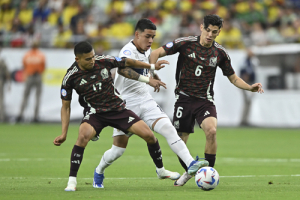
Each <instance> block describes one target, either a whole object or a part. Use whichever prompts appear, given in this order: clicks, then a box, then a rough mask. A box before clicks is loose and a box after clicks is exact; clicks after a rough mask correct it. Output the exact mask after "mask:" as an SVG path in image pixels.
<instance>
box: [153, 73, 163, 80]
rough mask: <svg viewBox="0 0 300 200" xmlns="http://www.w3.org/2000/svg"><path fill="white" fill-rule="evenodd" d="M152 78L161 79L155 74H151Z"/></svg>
mask: <svg viewBox="0 0 300 200" xmlns="http://www.w3.org/2000/svg"><path fill="white" fill-rule="evenodd" d="M153 78H154V79H155V80H159V81H161V79H160V78H159V76H158V75H157V74H153Z"/></svg>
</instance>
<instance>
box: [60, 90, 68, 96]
mask: <svg viewBox="0 0 300 200" xmlns="http://www.w3.org/2000/svg"><path fill="white" fill-rule="evenodd" d="M61 95H62V96H63V97H65V96H67V91H66V90H65V89H61Z"/></svg>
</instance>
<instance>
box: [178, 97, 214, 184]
mask: <svg viewBox="0 0 300 200" xmlns="http://www.w3.org/2000/svg"><path fill="white" fill-rule="evenodd" d="M194 101H195V99H193V98H190V97H188V96H186V95H181V94H179V95H178V96H177V101H176V103H175V106H174V115H173V124H174V127H175V128H176V130H177V132H178V135H179V136H180V138H181V139H182V140H183V141H184V142H185V143H187V140H188V138H189V135H190V133H194V126H195V114H194V113H195V111H196V110H197V108H198V107H197V106H198V105H197V104H195V102H194ZM178 158H179V162H180V164H181V165H182V167H183V168H184V169H185V172H184V173H183V175H182V176H181V177H180V178H179V179H178V180H177V181H175V183H174V185H175V186H183V185H184V184H185V183H186V182H187V181H188V180H189V179H190V178H192V176H193V175H194V174H195V173H196V172H197V170H198V169H199V168H201V167H204V166H207V165H208V162H207V161H206V160H204V161H197V159H196V160H195V161H193V162H192V165H191V164H190V165H189V166H188V167H187V165H186V164H185V162H183V160H182V159H180V157H178Z"/></svg>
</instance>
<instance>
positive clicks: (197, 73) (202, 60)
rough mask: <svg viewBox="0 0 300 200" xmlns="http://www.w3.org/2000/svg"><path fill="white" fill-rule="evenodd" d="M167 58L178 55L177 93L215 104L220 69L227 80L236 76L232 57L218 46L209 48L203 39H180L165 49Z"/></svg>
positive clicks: (197, 37)
mask: <svg viewBox="0 0 300 200" xmlns="http://www.w3.org/2000/svg"><path fill="white" fill-rule="evenodd" d="M163 48H164V50H165V51H166V53H167V55H171V54H175V53H177V52H179V53H180V54H179V57H178V61H177V68H176V89H175V93H177V94H178V93H181V94H185V95H187V96H193V97H197V98H202V99H207V100H209V101H213V96H214V91H213V85H214V81H215V75H216V70H217V66H219V67H220V68H221V70H222V72H223V75H224V76H230V75H232V74H234V70H233V68H232V66H231V63H230V57H229V55H228V54H227V52H226V50H225V49H224V47H222V46H221V45H220V44H218V43H217V42H213V44H212V46H211V47H209V48H206V47H204V46H202V45H201V44H200V36H189V37H183V38H178V39H176V40H174V41H173V42H169V43H167V44H166V45H164V46H163Z"/></svg>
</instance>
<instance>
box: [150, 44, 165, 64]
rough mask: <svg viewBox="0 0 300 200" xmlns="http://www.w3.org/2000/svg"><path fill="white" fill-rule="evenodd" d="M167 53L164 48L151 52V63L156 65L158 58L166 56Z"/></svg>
mask: <svg viewBox="0 0 300 200" xmlns="http://www.w3.org/2000/svg"><path fill="white" fill-rule="evenodd" d="M166 55H167V53H166V51H165V49H164V48H162V47H160V48H158V49H156V50H154V51H152V52H151V54H150V63H156V62H157V60H158V58H161V57H164V56H166Z"/></svg>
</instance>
